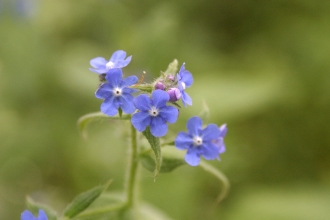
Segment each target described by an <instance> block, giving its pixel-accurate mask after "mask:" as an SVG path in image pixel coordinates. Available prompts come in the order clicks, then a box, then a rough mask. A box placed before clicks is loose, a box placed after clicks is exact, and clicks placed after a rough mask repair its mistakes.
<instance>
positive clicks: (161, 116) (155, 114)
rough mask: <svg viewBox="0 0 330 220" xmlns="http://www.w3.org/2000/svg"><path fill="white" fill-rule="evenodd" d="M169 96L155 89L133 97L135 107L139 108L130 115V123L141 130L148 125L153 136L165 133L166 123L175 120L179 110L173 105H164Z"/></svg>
mask: <svg viewBox="0 0 330 220" xmlns="http://www.w3.org/2000/svg"><path fill="white" fill-rule="evenodd" d="M169 99H170V96H169V95H168V94H167V92H165V91H163V90H155V91H154V92H153V93H152V94H151V98H149V96H148V95H145V94H142V95H139V96H137V97H136V98H135V99H134V105H135V107H136V108H137V109H138V110H140V111H139V112H137V113H135V114H134V115H133V116H132V120H131V121H132V124H133V126H134V127H135V129H136V130H138V131H140V132H142V131H144V130H145V129H146V128H147V127H148V126H150V132H151V134H152V135H153V136H155V137H161V136H164V135H165V134H166V133H167V129H168V128H167V124H166V122H168V123H174V122H176V120H177V118H178V115H179V111H178V109H176V108H175V107H173V106H166V102H168V101H169Z"/></svg>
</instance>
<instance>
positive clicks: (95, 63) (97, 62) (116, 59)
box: [89, 50, 132, 74]
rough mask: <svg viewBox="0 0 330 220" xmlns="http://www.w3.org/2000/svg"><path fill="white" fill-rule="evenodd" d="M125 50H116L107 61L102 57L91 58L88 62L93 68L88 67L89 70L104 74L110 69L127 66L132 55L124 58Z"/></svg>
mask: <svg viewBox="0 0 330 220" xmlns="http://www.w3.org/2000/svg"><path fill="white" fill-rule="evenodd" d="M125 57H126V52H125V51H123V50H117V51H116V52H114V53H113V54H112V56H111V58H110V60H109V61H107V60H106V59H104V58H103V57H96V58H94V59H91V61H90V64H91V66H92V67H94V69H93V68H89V70H91V71H93V72H95V73H98V74H105V73H108V71H109V70H110V69H114V68H123V67H125V66H127V65H128V64H129V63H130V62H131V59H132V56H129V57H127V58H126V59H125Z"/></svg>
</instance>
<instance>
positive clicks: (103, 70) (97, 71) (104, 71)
mask: <svg viewBox="0 0 330 220" xmlns="http://www.w3.org/2000/svg"><path fill="white" fill-rule="evenodd" d="M89 70H90V71H92V72H94V73H98V74H103V73H106V72H107V69H104V68H102V69H93V68H89Z"/></svg>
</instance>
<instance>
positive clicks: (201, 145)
mask: <svg viewBox="0 0 330 220" xmlns="http://www.w3.org/2000/svg"><path fill="white" fill-rule="evenodd" d="M131 58H132V56H129V57H127V58H126V52H125V51H122V50H118V51H116V52H114V53H113V54H112V56H111V58H110V60H109V61H107V60H105V59H104V58H103V57H96V58H94V59H92V60H91V61H90V64H91V66H92V67H93V68H90V70H91V71H93V72H95V73H98V74H100V75H101V76H102V77H101V78H102V79H103V80H102V81H103V83H102V84H101V85H100V86H99V88H98V89H97V91H96V92H95V96H96V98H99V99H103V100H104V101H103V103H102V104H101V112H103V113H104V114H106V115H109V116H115V115H117V114H118V113H119V115H120V116H121V112H124V113H126V114H132V117H131V123H132V125H133V126H134V128H135V129H136V130H138V131H140V132H143V131H145V130H146V129H147V127H149V128H150V132H151V134H152V135H153V136H155V137H162V136H164V135H165V134H166V133H167V131H168V125H167V123H175V122H176V121H177V119H178V116H179V110H178V108H176V107H178V104H176V102H177V101H178V100H180V99H181V100H182V103H183V105H184V106H185V107H186V106H187V105H192V99H191V98H190V96H189V95H188V94H187V93H186V91H185V90H186V89H187V88H189V87H190V86H191V85H192V83H193V81H194V80H193V77H192V74H191V73H190V72H189V71H188V70H186V69H185V63H183V64H182V66H181V68H180V70H179V72H178V73H177V74H175V73H168V72H167V73H166V74H165V73H163V74H162V75H161V76H160V77H159V78H158V79H156V80H155V82H154V83H153V84H149V86H150V87H149V88H150V90H149V92H147V93H149V94H140V95H137V96H136V97H135V98H134V96H133V93H136V92H139V90H138V89H139V88H140V87H139V84H140V83H141V82H139V80H138V78H137V77H136V76H128V77H126V78H123V71H122V69H121V68H123V67H125V66H127V65H128V64H129V63H130V61H131ZM176 64H177V63H176ZM147 85H148V84H147ZM171 103H172V104H174V106H176V107H174V106H171V105H168V104H171ZM187 129H188V133H185V132H180V133H179V134H178V136H177V137H176V139H175V146H176V148H178V149H180V150H187V154H186V156H185V160H186V162H187V163H188V164H189V165H191V166H197V165H198V164H199V162H200V157H201V156H203V157H204V158H205V159H206V160H214V159H220V158H219V155H220V154H222V153H224V152H225V145H224V141H223V140H224V137H225V135H226V133H227V127H226V125H225V124H224V125H222V126H221V127H220V128H218V127H217V126H216V125H215V124H209V125H208V126H206V127H205V128H204V129H203V128H202V120H201V119H200V118H198V117H192V118H190V119H189V120H188V123H187Z"/></svg>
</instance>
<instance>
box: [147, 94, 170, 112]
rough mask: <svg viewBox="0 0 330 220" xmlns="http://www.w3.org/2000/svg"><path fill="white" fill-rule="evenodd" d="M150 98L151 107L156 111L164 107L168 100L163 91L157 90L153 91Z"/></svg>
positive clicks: (167, 95) (168, 97)
mask: <svg viewBox="0 0 330 220" xmlns="http://www.w3.org/2000/svg"><path fill="white" fill-rule="evenodd" d="M151 97H152V98H151V99H152V103H153V105H154V106H155V107H156V108H158V109H160V108H162V107H164V106H166V102H168V101H169V100H170V96H169V94H167V92H165V91H163V90H159V89H156V90H155V91H153V93H152V94H151Z"/></svg>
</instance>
